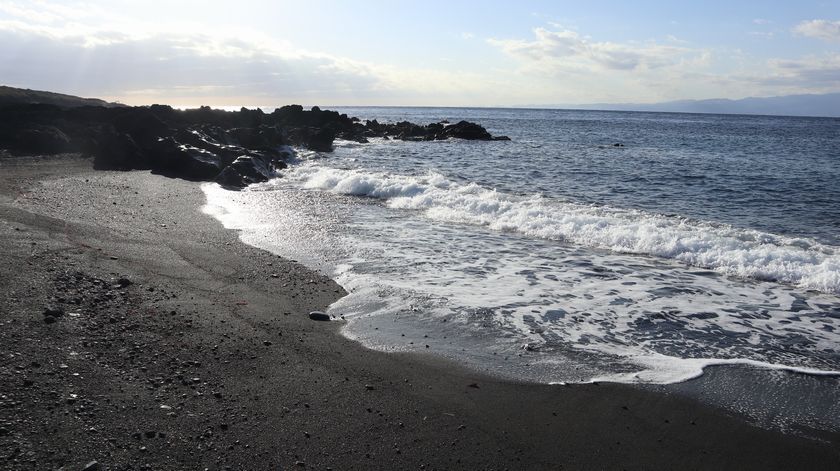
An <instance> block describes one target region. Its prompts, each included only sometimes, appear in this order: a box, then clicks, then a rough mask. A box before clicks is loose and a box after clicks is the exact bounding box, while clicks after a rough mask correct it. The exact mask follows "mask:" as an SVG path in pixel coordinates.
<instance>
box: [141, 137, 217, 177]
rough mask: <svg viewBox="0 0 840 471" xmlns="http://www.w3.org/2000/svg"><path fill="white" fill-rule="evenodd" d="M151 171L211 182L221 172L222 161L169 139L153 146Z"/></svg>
mask: <svg viewBox="0 0 840 471" xmlns="http://www.w3.org/2000/svg"><path fill="white" fill-rule="evenodd" d="M153 151H154V155H153V162H152V171H153V172H156V173H160V174H162V175H166V176H170V177H178V178H183V179H185V180H198V181H208V180H213V179H214V178H216V176H217V175H218V174H219V172H221V171H222V159H221V158H220V157H219V156H218V155H216V154H214V153H213V152H210V151H207V150H204V149H200V148H198V147H193V146H190V145H187V144H181V143H179V142H178V141H176V140H175V139H173V138H171V137H166V138H162V139H159V140H158V142H157V144H156V145H155V147H154V149H153Z"/></svg>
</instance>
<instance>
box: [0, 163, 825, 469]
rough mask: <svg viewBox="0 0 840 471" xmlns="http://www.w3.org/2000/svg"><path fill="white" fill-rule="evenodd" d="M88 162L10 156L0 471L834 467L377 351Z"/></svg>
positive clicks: (718, 424) (260, 259)
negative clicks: (88, 468)
mask: <svg viewBox="0 0 840 471" xmlns="http://www.w3.org/2000/svg"><path fill="white" fill-rule="evenodd" d="M90 166H91V165H90V162H89V161H87V160H84V159H79V158H76V157H72V156H67V157H63V158H52V159H49V160H40V159H32V158H8V157H6V158H0V351H2V356H0V468H1V469H57V468H61V467H63V468H64V469H67V470H77V469H82V468H83V467H84V466H85V465H86V464H87V463H89V462H91V461H94V460H95V461H97V462H98V463H99V464H100V465H101V467H102V469H205V468H209V469H336V470H338V469H470V470H472V469H716V470H718V469H739V470H742V469H762V470H764V469H785V470H788V469H809V470H810V469H826V470H828V469H831V470H836V469H840V437H838V436H837V435H831V434H829V435H826V436H824V437H823V440H821V441H816V440H810V439H806V438H801V437H797V436H793V435H784V434H782V433H779V432H775V431H770V430H764V429H760V428H756V427H754V426H751V425H749V424H748V423H747V422H745V421H744V420H742V419H740V418H738V417H735V416H732V415H730V414H728V413H726V412H724V411H722V410H718V409H714V408H712V407H709V406H704V405H702V404H701V403H699V402H697V401H694V400H692V399H689V398H686V397H684V396H681V395H676V394H663V393H659V392H653V391H647V390H643V389H641V388H636V387H632V386H626V385H616V384H601V385H577V386H545V385H530V384H517V383H512V382H505V381H499V380H495V379H492V378H488V377H484V376H481V375H478V374H475V373H471V372H469V371H465V370H464V369H462V368H459V367H457V366H455V365H452V364H449V363H446V362H444V361H441V360H439V359H435V358H432V357H426V356H418V355H402V354H396V355H395V354H383V353H378V352H373V351H369V350H366V349H364V348H362V347H361V346H359V345H358V344H356V343H354V342H352V341H349V340H346V339H344V338H343V337H341V336H340V335H339V334H338V329H339V327H340V324H339V323H338V322H315V321H312V320H310V319H309V318H308V313H309V312H310V311H312V310H316V309H322V308H325V307H326V306H327V305H328V304H329V303H330V302H331V301H333V300H335V299H336V298H338V297H339V296H341V295H342V290H341V288H340V287H338V286H337V285H336V284H335V283H333V282H332V281H331V280H329V279H326V278H324V277H323V276H320V275H318V274H316V273H313V272H311V271H308V270H307V269H305V268H304V267H302V266H300V265H298V264H296V263H293V262H291V261H288V260H284V259H281V258H278V257H277V256H274V255H272V254H270V253H267V252H264V251H261V250H257V249H255V248H252V247H249V246H246V245H244V244H242V243H240V242H239V241H238V239H237V234H236V233H234V232H231V231H226V230H224V229H223V228H222V227H221V226H220V225H219V224H218V223H217V222H216V221H215V220H214V219H212V218H211V217H209V216H206V215H204V214H202V213H201V212H200V211H199V208H200V207H201V205H202V204H203V202H204V195H203V193H202V192H201V190H200V188H199V186H198V184H195V183H190V182H185V181H181V180H172V179H167V178H163V177H159V176H154V175H150V174H148V173H143V172H130V173H117V172H95V171H93V170H91V169H90ZM47 306H55V307H57V308H60V309H61V310H62V311H63V313H62V314H61V315H59V316H57V317H54V318H53V319H52V321H46V322H45V315H44V310H45V308H46V307H47ZM47 317H52V316H47ZM756 387H760V385H757V386H756ZM93 467H94V468H95V466H93Z"/></svg>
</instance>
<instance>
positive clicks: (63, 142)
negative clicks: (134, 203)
mask: <svg viewBox="0 0 840 471" xmlns="http://www.w3.org/2000/svg"><path fill="white" fill-rule="evenodd" d="M371 137H380V138H388V139H402V140H406V141H431V140H446V139H470V140H485V141H487V140H504V139H507V138H506V137H504V136H502V137H493V136H491V135H490V133H488V132H487V130H486V129H484V128H483V127H481V126H480V125H478V124H475V123H470V122H467V121H461V122H458V123H457V124H449V123H448V122H440V123H432V124H428V125H426V126H421V125H418V124H414V123H410V122H408V121H401V122H397V123H379V122H377V121H376V120H372V121H367V122H365V123H361V122H360V121H359V119H357V118H351V117H348V116H347V115H346V114H341V113H338V112H336V111H329V110H322V109H320V108H318V107H317V106H315V107H312V108H311V109H309V110H304V109H303V107H302V106H300V105H288V106H284V107H281V108H277V109H275V110H274V111H273V112H272V113H265V112H263V111H262V110H259V109H256V110H249V109H245V108H242V109H241V110H239V111H233V112H229V111H222V110H214V109H211V108H210V107H206V106H203V107H200V108H196V109H190V110H176V109H174V108H172V107H170V106H166V105H152V106H148V107H116V108H106V107H101V106H81V107H76V108H65V107H58V106H54V105H44V104H14V105H8V106H2V107H0V149H7V150H8V151H10V152H11V153H12V154H57V153H66V152H81V153H84V154H88V155H91V156H93V157H94V166H95V167H96V168H100V169H117V170H152V171H153V172H156V173H160V174H163V175H167V176H171V177H177V178H184V179H188V180H200V181H216V182H219V183H220V184H222V185H224V186H226V187H228V188H241V187H244V186H246V185H249V184H252V183H257V182H261V181H265V180H267V179H269V178H272V177H273V176H275V173H276V172H277V171H278V170H280V169H282V168H285V166H286V162H287V161H289V160H290V159H291V158H292V157H293V156H294V151H293V150H292V149H291V147H290V146H297V147H301V148H306V149H310V150H313V151H317V152H330V151H332V150H333V142H334V141H335V140H336V139H346V140H352V141H356V142H361V143H365V142H368V139H369V138H371Z"/></svg>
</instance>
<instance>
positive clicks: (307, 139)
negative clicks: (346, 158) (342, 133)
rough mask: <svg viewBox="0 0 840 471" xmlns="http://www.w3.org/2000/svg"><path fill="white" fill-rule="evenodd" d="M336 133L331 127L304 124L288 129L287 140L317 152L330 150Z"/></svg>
mask: <svg viewBox="0 0 840 471" xmlns="http://www.w3.org/2000/svg"><path fill="white" fill-rule="evenodd" d="M335 138H336V133H335V131H333V130H332V129H328V128H317V127H314V126H304V127H299V128H293V129H290V130H289V142H290V143H291V144H293V145H298V146H304V147H306V148H308V149H310V150H314V151H318V152H331V151H332V150H333V141H334V140H335Z"/></svg>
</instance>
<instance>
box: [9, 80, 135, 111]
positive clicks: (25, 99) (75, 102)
mask: <svg viewBox="0 0 840 471" xmlns="http://www.w3.org/2000/svg"><path fill="white" fill-rule="evenodd" d="M33 103H43V104H48V105H56V106H62V107H65V108H73V107H77V106H104V107H107V108H110V107H115V106H125V105H123V104H121V103H110V102H107V101H105V100H100V99H97V98H81V97H77V96H73V95H65V94H63V93H54V92H45V91H41V90H29V89H28V88H14V87H7V86H5V85H0V106H3V105H13V104H33Z"/></svg>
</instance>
